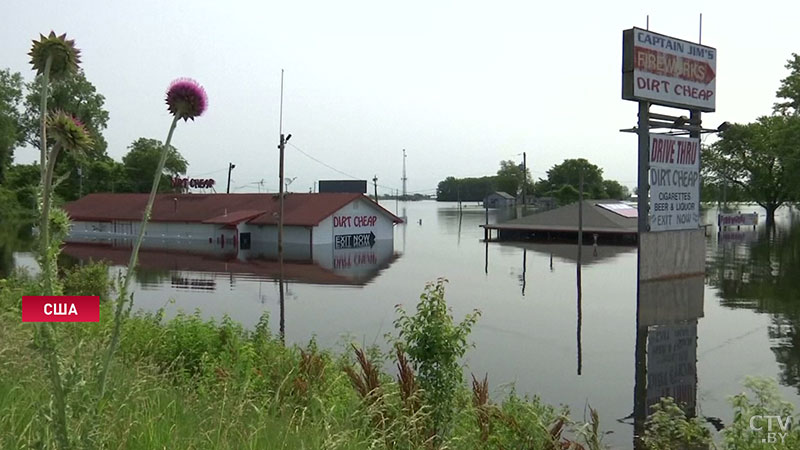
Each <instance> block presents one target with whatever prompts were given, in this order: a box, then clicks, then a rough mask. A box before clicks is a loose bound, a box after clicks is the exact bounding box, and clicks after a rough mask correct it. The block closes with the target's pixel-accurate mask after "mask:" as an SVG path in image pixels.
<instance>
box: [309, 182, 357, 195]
mask: <svg viewBox="0 0 800 450" xmlns="http://www.w3.org/2000/svg"><path fill="white" fill-rule="evenodd" d="M319 192H349V193H358V194H366V193H367V181H366V180H319Z"/></svg>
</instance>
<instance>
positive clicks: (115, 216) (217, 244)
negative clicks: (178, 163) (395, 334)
mask: <svg viewBox="0 0 800 450" xmlns="http://www.w3.org/2000/svg"><path fill="white" fill-rule="evenodd" d="M147 198H148V194H90V195H87V196H85V197H83V198H81V199H79V200H76V201H74V202H70V203H67V204H66V205H65V207H64V209H65V210H66V211H67V213H68V214H69V216H70V218H71V220H72V227H71V230H70V234H69V236H68V237H67V239H66V240H67V242H71V243H95V244H105V245H112V246H114V247H119V246H125V245H130V244H131V243H132V242H133V241H134V240H135V239H136V237H137V236H138V233H139V230H140V225H141V218H142V214H143V211H144V208H145V205H146V203H147ZM279 203H280V202H279V198H278V195H277V194H159V195H157V196H156V200H155V203H154V205H153V211H152V216H151V219H150V222H149V223H148V225H147V228H146V230H145V240H144V242H143V244H142V245H143V248H150V249H161V250H172V251H181V252H191V253H202V254H213V255H216V256H218V257H219V256H225V257H228V258H233V257H235V258H238V259H242V260H247V259H251V258H268V259H269V258H275V257H277V252H278V245H277V244H278V217H279V211H280V206H279ZM401 222H402V220H401V219H400V218H399V217H397V216H395V215H394V214H392V213H391V212H389V211H387V210H386V209H384V208H383V207H381V206H380V205H378V204H377V203H375V202H374V201H372V200H371V199H369V198H368V197H366V196H364V195H363V194H360V193H316V194H312V193H309V194H306V193H289V194H286V196H285V200H284V230H283V243H284V253H285V259H287V260H298V261H308V260H316V259H320V260H321V262H327V261H331V258H330V257H329V256H330V253H331V252H332V251H334V250H350V249H363V248H373V247H376V246H377V247H378V248H382V249H385V250H386V251H388V252H389V253H392V247H393V237H394V225H395V224H397V223H401ZM320 253H322V254H324V255H323V256H324V257H322V258H317V256H320Z"/></svg>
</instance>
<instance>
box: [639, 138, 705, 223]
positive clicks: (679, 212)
mask: <svg viewBox="0 0 800 450" xmlns="http://www.w3.org/2000/svg"><path fill="white" fill-rule="evenodd" d="M649 181H650V231H667V230H691V229H695V230H696V229H697V228H698V227H699V226H700V139H696V138H685V137H677V136H670V135H667V134H650V176H649Z"/></svg>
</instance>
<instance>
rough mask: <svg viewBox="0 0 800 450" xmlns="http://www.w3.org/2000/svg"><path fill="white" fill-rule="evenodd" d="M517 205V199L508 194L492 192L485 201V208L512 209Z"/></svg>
mask: <svg viewBox="0 0 800 450" xmlns="http://www.w3.org/2000/svg"><path fill="white" fill-rule="evenodd" d="M516 204H517V199H516V198H515V197H514V196H513V195H511V194H509V193H508V192H502V191H497V192H492V193H491V194H489V195H487V196H486V198H484V199H483V207H484V208H510V207H512V206H514V205H516Z"/></svg>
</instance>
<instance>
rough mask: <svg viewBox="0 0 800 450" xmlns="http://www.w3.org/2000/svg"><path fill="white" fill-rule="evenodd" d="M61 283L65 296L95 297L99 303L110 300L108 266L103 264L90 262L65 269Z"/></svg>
mask: <svg viewBox="0 0 800 450" xmlns="http://www.w3.org/2000/svg"><path fill="white" fill-rule="evenodd" d="M62 283H63V284H64V294H65V295H97V296H100V301H101V302H105V301H106V300H108V299H109V298H110V288H111V279H110V277H109V275H108V265H107V264H105V263H103V262H95V261H90V262H89V264H86V265H84V266H73V267H71V268H69V269H66V270H65V271H64V277H63V281H62Z"/></svg>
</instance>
